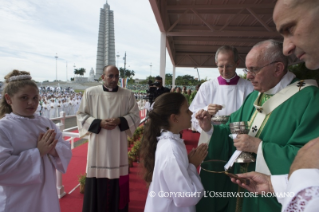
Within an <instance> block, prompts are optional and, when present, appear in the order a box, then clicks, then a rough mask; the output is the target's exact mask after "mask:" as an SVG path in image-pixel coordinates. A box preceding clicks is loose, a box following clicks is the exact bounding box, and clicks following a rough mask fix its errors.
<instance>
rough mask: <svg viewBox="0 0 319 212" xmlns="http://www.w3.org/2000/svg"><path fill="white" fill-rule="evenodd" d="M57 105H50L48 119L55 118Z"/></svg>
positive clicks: (53, 103)
mask: <svg viewBox="0 0 319 212" xmlns="http://www.w3.org/2000/svg"><path fill="white" fill-rule="evenodd" d="M56 114H57V104H56V103H55V102H51V103H50V119H52V118H55V117H57V115H56Z"/></svg>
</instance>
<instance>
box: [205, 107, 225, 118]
mask: <svg viewBox="0 0 319 212" xmlns="http://www.w3.org/2000/svg"><path fill="white" fill-rule="evenodd" d="M221 109H223V106H222V105H217V104H210V105H208V108H207V111H208V113H209V114H210V115H211V116H215V114H216V113H217V112H218V111H219V110H221Z"/></svg>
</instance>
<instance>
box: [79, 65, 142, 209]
mask: <svg viewBox="0 0 319 212" xmlns="http://www.w3.org/2000/svg"><path fill="white" fill-rule="evenodd" d="M102 79H103V85H98V86H95V87H90V88H88V89H87V90H86V91H85V93H84V95H83V98H82V101H81V104H80V108H79V110H78V112H77V123H78V127H79V132H80V135H81V136H82V135H85V134H86V133H89V146H88V156H87V165H86V173H87V177H86V181H85V194H84V201H83V211H94V212H99V211H103V212H104V211H128V202H129V184H128V183H129V181H128V180H129V179H128V156H127V137H128V136H132V135H133V133H134V131H135V129H136V128H137V126H138V125H139V123H140V116H139V109H138V106H137V103H136V100H135V97H134V95H133V93H132V92H131V91H129V90H127V89H123V88H120V87H118V86H117V83H118V79H119V71H118V69H117V68H116V67H115V66H106V67H104V69H103V75H102ZM107 209H108V210H107Z"/></svg>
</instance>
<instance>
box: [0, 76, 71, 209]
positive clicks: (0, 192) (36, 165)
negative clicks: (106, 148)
mask: <svg viewBox="0 0 319 212" xmlns="http://www.w3.org/2000/svg"><path fill="white" fill-rule="evenodd" d="M5 80H6V83H7V84H6V87H5V88H4V90H3V94H4V97H5V98H4V99H2V100H1V104H0V117H1V119H0V211H28V212H31V211H32V212H40V211H45V212H59V211H60V205H59V200H58V196H57V189H56V169H57V170H59V171H60V172H62V173H65V172H66V169H67V166H68V164H69V161H70V159H71V156H72V152H71V147H70V144H69V142H66V141H64V140H63V137H62V133H61V131H60V130H59V129H58V128H57V127H56V126H55V124H54V123H53V122H52V121H50V120H49V119H47V118H44V117H41V116H38V115H37V114H36V113H35V112H36V110H37V106H38V104H39V90H38V87H37V86H36V84H35V83H34V81H32V80H31V76H30V74H29V73H28V72H24V71H17V70H14V71H13V72H11V73H9V74H8V75H6V76H5Z"/></svg>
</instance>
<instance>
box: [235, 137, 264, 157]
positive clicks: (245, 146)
mask: <svg viewBox="0 0 319 212" xmlns="http://www.w3.org/2000/svg"><path fill="white" fill-rule="evenodd" d="M260 142H261V140H260V139H259V138H255V137H252V136H250V135H247V134H239V135H237V137H236V138H235V139H234V146H235V147H236V149H237V150H240V151H244V152H254V153H256V154H257V151H258V146H259V144H260Z"/></svg>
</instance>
